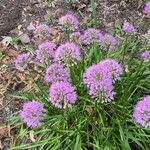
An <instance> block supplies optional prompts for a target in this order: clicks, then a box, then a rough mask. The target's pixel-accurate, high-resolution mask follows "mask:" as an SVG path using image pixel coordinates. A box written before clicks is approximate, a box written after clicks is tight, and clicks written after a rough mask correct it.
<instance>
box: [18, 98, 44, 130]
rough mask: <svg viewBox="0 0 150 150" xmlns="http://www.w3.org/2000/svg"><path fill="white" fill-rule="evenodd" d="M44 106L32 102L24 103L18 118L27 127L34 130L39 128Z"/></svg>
mask: <svg viewBox="0 0 150 150" xmlns="http://www.w3.org/2000/svg"><path fill="white" fill-rule="evenodd" d="M43 112H44V106H43V104H41V103H39V102H37V101H35V100H33V101H32V102H26V103H24V105H23V109H22V110H21V112H20V116H21V118H22V120H23V122H24V123H26V124H27V126H29V127H32V128H36V127H40V125H41V121H42V118H43Z"/></svg>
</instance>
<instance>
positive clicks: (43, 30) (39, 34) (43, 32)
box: [33, 24, 52, 43]
mask: <svg viewBox="0 0 150 150" xmlns="http://www.w3.org/2000/svg"><path fill="white" fill-rule="evenodd" d="M51 34H52V28H51V27H49V26H48V25H46V24H40V25H38V26H36V29H35V31H34V38H33V39H34V41H38V42H39V43H41V42H43V41H44V40H47V39H48V38H49V37H50V35H51Z"/></svg>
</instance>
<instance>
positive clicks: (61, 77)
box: [45, 64, 70, 83]
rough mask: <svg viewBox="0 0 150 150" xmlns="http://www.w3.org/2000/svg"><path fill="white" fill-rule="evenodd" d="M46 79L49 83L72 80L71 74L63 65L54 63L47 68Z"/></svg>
mask: <svg viewBox="0 0 150 150" xmlns="http://www.w3.org/2000/svg"><path fill="white" fill-rule="evenodd" d="M45 80H46V81H47V82H49V83H54V82H58V81H70V75H69V73H68V71H67V70H66V69H65V68H64V67H63V66H62V65H60V64H52V65H50V66H49V67H48V68H47V70H46V74H45Z"/></svg>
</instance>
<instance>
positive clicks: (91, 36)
mask: <svg viewBox="0 0 150 150" xmlns="http://www.w3.org/2000/svg"><path fill="white" fill-rule="evenodd" d="M102 39H103V34H102V33H101V31H100V30H98V29H95V28H89V29H87V30H85V31H84V33H83V35H81V37H80V40H81V42H83V43H84V44H86V45H90V44H93V43H94V42H96V43H101V41H102Z"/></svg>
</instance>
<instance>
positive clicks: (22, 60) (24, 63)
mask: <svg viewBox="0 0 150 150" xmlns="http://www.w3.org/2000/svg"><path fill="white" fill-rule="evenodd" d="M31 59H32V57H31V55H30V54H29V53H22V54H20V55H18V57H17V58H16V60H15V66H16V69H18V70H19V71H22V72H27V69H28V66H29V64H30V63H31Z"/></svg>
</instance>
